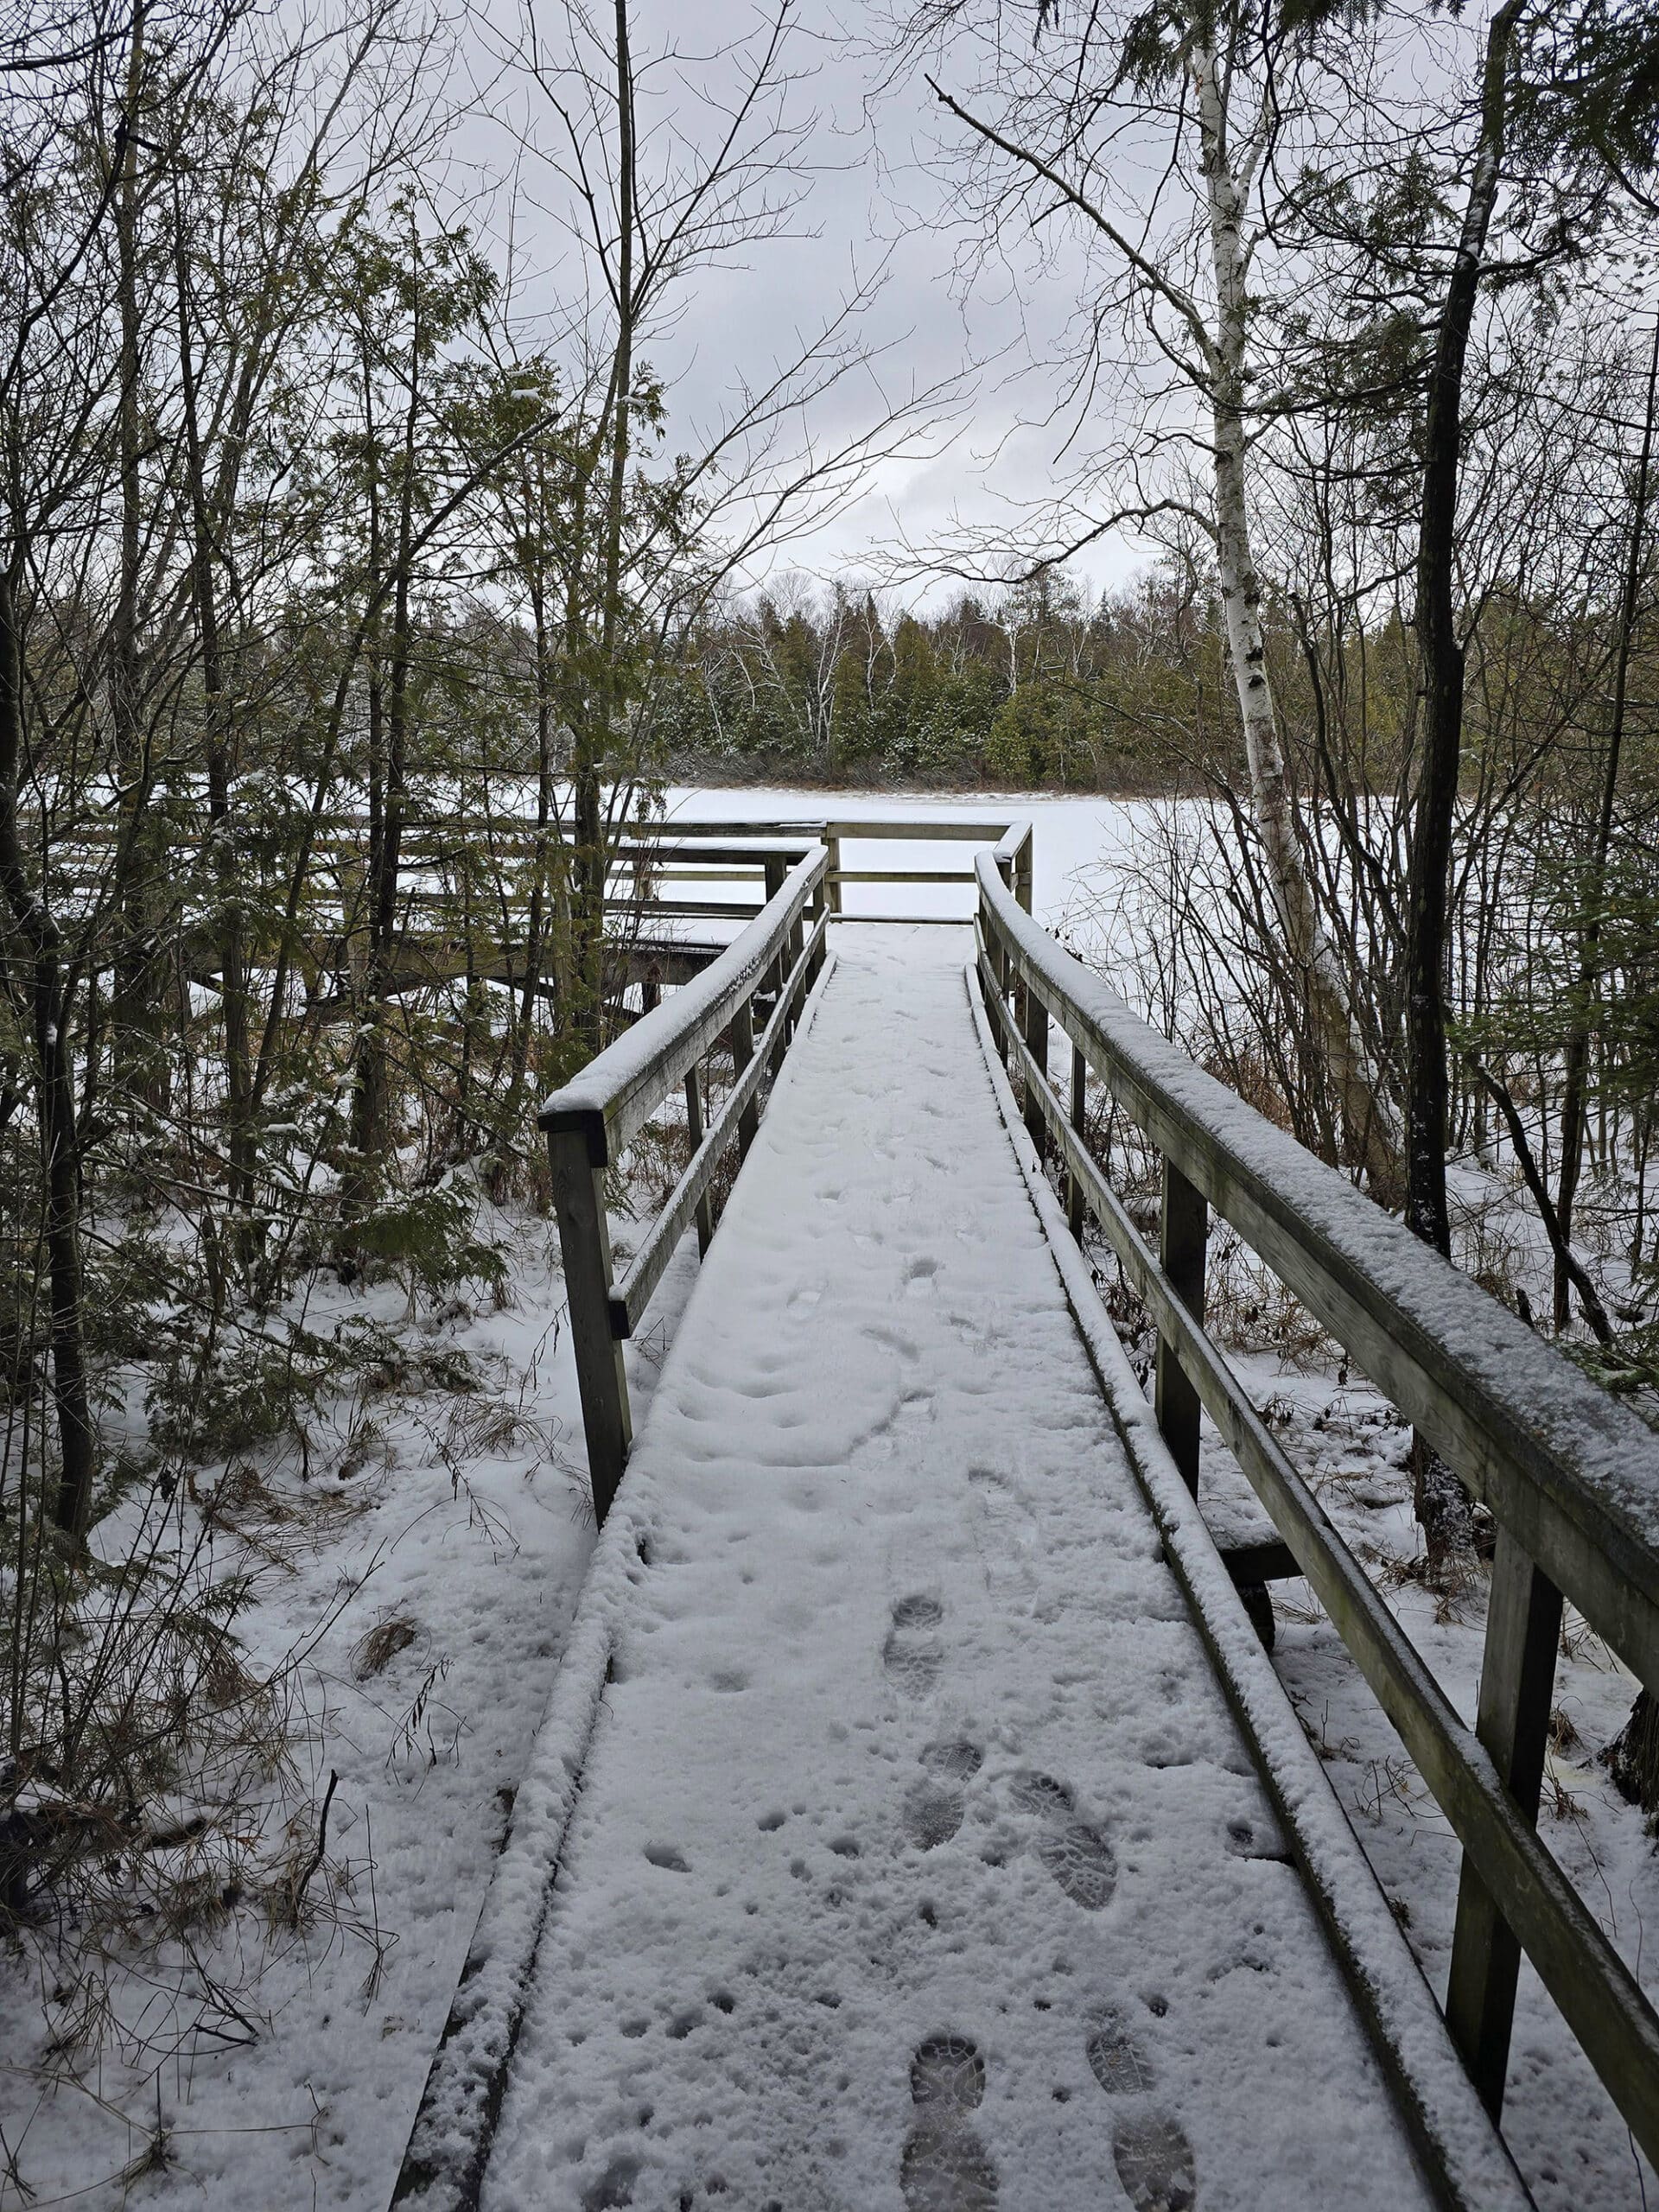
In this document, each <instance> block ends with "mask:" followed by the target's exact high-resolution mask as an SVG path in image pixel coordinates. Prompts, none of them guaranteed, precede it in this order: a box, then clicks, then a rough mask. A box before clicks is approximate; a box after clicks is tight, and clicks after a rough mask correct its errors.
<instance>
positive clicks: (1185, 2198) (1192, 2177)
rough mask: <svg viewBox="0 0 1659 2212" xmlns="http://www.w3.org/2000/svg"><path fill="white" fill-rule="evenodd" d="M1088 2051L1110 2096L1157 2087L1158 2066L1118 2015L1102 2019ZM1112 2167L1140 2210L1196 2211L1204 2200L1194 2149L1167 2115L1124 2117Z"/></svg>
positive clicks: (1138, 2094)
mask: <svg viewBox="0 0 1659 2212" xmlns="http://www.w3.org/2000/svg"><path fill="white" fill-rule="evenodd" d="M1084 2055H1085V2056H1086V2057H1087V2058H1088V2061H1089V2070H1090V2073H1091V2074H1092V2075H1094V2077H1095V2079H1096V2082H1099V2084H1100V2086H1101V2088H1103V2089H1104V2090H1105V2092H1106V2094H1107V2095H1108V2096H1110V2097H1132V2098H1135V2099H1136V2100H1139V2099H1141V2098H1142V2097H1144V2096H1145V2094H1146V2093H1147V2091H1148V2090H1149V2089H1150V2088H1152V2082H1153V2075H1152V2068H1151V2066H1150V2065H1149V2064H1148V2063H1147V2059H1146V2057H1145V2056H1144V2055H1143V2054H1142V2052H1141V2050H1138V2049H1137V2048H1136V2046H1135V2044H1134V2042H1133V2041H1132V2040H1131V2039H1130V2037H1129V2034H1128V2030H1127V2029H1126V2028H1125V2027H1124V2025H1123V2023H1122V2020H1121V2019H1120V2018H1119V2017H1118V2015H1117V2014H1116V2012H1110V2011H1108V2012H1103V2013H1101V2014H1100V2015H1099V2016H1098V2018H1096V2023H1095V2025H1094V2028H1093V2029H1092V2031H1090V2036H1089V2038H1088V2041H1087V2042H1086V2043H1085V2044H1084ZM1112 2163H1113V2164H1114V2165H1115V2166H1116V2168H1117V2177H1118V2179H1119V2181H1121V2182H1122V2184H1123V2191H1124V2194H1125V2196H1128V2200H1129V2202H1130V2203H1131V2204H1132V2205H1134V2207H1135V2212H1192V2207H1193V2206H1195V2205H1196V2204H1197V2202H1198V2169H1197V2166H1196V2164H1195V2163H1194V2161H1193V2157H1192V2145H1191V2144H1190V2143H1189V2142H1188V2141H1187V2139H1186V2137H1185V2133H1183V2132H1182V2130H1181V2128H1180V2126H1179V2123H1178V2122H1176V2121H1175V2120H1172V2119H1171V2118H1170V2116H1169V2114H1168V2113H1161V2112H1156V2111H1148V2110H1147V2108H1146V2107H1144V2106H1141V2107H1140V2108H1139V2109H1137V2108H1135V2107H1134V2106H1132V2107H1130V2108H1129V2110H1128V2111H1127V2112H1125V2113H1122V2115H1121V2116H1120V2118H1119V2120H1118V2122H1117V2126H1116V2128H1115V2129H1114V2130H1113V2132H1112Z"/></svg>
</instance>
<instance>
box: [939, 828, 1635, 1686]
mask: <svg viewBox="0 0 1659 2212" xmlns="http://www.w3.org/2000/svg"><path fill="white" fill-rule="evenodd" d="M976 873H977V874H978V878H979V886H980V893H981V898H982V902H983V906H984V908H985V909H986V910H988V912H989V914H990V915H991V917H992V918H994V921H995V926H996V929H997V931H998V933H999V935H1000V936H1001V939H1002V942H1003V944H1004V945H1005V947H1006V948H1007V951H1008V952H1009V954H1010V956H1011V957H1013V959H1014V962H1015V963H1016V966H1017V968H1018V969H1019V970H1020V971H1021V972H1022V973H1023V975H1024V976H1025V978H1026V980H1027V982H1028V983H1029V984H1031V985H1032V986H1033V987H1034V988H1035V989H1036V991H1037V993H1038V995H1039V998H1041V999H1042V1000H1043V1001H1044V1002H1045V1003H1046V1005H1047V1006H1048V1007H1049V1010H1050V1012H1051V1013H1052V1015H1053V1017H1054V1019H1055V1020H1057V1021H1058V1023H1059V1025H1060V1027H1061V1028H1062V1029H1064V1030H1065V1032H1066V1033H1067V1034H1068V1035H1069V1036H1070V1037H1071V1039H1072V1041H1073V1043H1074V1044H1076V1045H1077V1046H1080V1047H1081V1048H1082V1049H1083V1051H1084V1054H1085V1057H1087V1058H1089V1059H1090V1062H1091V1064H1092V1065H1095V1066H1096V1071H1097V1072H1099V1073H1100V1074H1101V1075H1102V1076H1103V1077H1104V1078H1105V1079H1106V1080H1107V1081H1108V1082H1109V1084H1110V1085H1111V1087H1112V1089H1113V1090H1114V1091H1115V1093H1116V1096H1118V1097H1119V1099H1120V1100H1121V1101H1122V1103H1123V1105H1124V1106H1125V1108H1126V1109H1127V1110H1128V1112H1129V1113H1130V1115H1131V1116H1132V1118H1134V1119H1135V1121H1136V1122H1139V1124H1140V1125H1141V1128H1144V1129H1145V1131H1146V1133H1147V1135H1148V1136H1149V1137H1150V1138H1151V1140H1152V1141H1153V1142H1154V1144H1156V1145H1157V1146H1158V1147H1160V1149H1161V1150H1162V1151H1164V1152H1165V1153H1166V1154H1167V1155H1168V1156H1169V1157H1170V1158H1171V1159H1172V1160H1174V1162H1175V1164H1176V1166H1178V1167H1179V1169H1180V1170H1181V1172H1182V1173H1184V1174H1185V1175H1186V1176H1187V1177H1188V1179H1190V1180H1191V1181H1192V1183H1194V1184H1195V1185H1197V1186H1198V1189H1200V1190H1201V1191H1202V1192H1204V1193H1205V1196H1206V1197H1207V1198H1209V1200H1210V1202H1211V1205H1213V1206H1214V1207H1215V1209H1216V1211H1217V1212H1218V1213H1219V1214H1221V1215H1223V1216H1224V1217H1225V1218H1226V1219H1227V1220H1228V1221H1230V1223H1231V1224H1233V1226H1234V1227H1235V1228H1236V1229H1237V1230H1239V1232H1240V1233H1241V1235H1243V1236H1244V1237H1245V1239H1246V1240H1247V1242H1249V1243H1250V1244H1252V1245H1253V1246H1254V1247H1255V1249H1256V1250H1257V1251H1258V1252H1260V1253H1261V1255H1262V1257H1263V1258H1264V1259H1265V1260H1266V1261H1267V1262H1268V1264H1269V1265H1270V1266H1271V1267H1273V1268H1274V1269H1275V1271H1276V1272H1277V1273H1278V1274H1280V1275H1281V1277H1282V1278H1283V1280H1284V1281H1286V1282H1287V1285H1288V1286H1289V1287H1290V1288H1291V1290H1292V1291H1293V1292H1294V1294H1296V1296H1297V1297H1299V1298H1300V1300H1302V1301H1303V1303H1304V1304H1305V1305H1306V1306H1308V1307H1309V1309H1310V1310H1311V1311H1312V1312H1313V1313H1314V1314H1315V1315H1316V1317H1317V1318H1318V1319H1319V1322H1320V1323H1321V1324H1322V1325H1323V1326H1324V1327H1325V1328H1326V1329H1328V1330H1329V1331H1330V1332H1331V1333H1332V1336H1334V1337H1335V1338H1337V1339H1338V1342H1339V1343H1341V1344H1344V1345H1346V1347H1347V1348H1348V1350H1349V1351H1350V1352H1351V1354H1352V1356H1353V1357H1354V1358H1355V1360H1356V1361H1357V1363H1358V1364H1359V1365H1360V1366H1361V1367H1362V1368H1363V1370H1365V1371H1366V1372H1367V1373H1368V1374H1369V1375H1370V1376H1371V1378H1372V1380H1373V1381H1374V1382H1375V1383H1377V1385H1378V1386H1379V1387H1380V1388H1381V1389H1383V1390H1384V1391H1385V1392H1386V1393H1387V1394H1388V1395H1389V1397H1390V1398H1392V1400H1393V1401H1394V1402H1395V1405H1396V1406H1398V1407H1399V1408H1400V1410H1401V1411H1402V1413H1403V1414H1406V1415H1407V1417H1408V1419H1409V1420H1411V1421H1413V1422H1414V1423H1415V1424H1416V1425H1417V1427H1420V1428H1421V1430H1422V1431H1423V1432H1424V1433H1425V1434H1426V1435H1427V1437H1428V1438H1429V1440H1431V1442H1433V1445H1434V1446H1435V1448H1436V1449H1437V1450H1438V1451H1439V1452H1440V1453H1441V1454H1442V1456H1443V1457H1444V1458H1445V1459H1446V1460H1447V1462H1448V1464H1450V1465H1452V1466H1453V1467H1455V1468H1456V1469H1457V1471H1458V1472H1459V1474H1460V1475H1461V1476H1462V1477H1463V1478H1464V1479H1465V1482H1467V1483H1468V1484H1469V1485H1470V1487H1471V1489H1472V1490H1473V1491H1475V1493H1476V1495H1477V1496H1478V1497H1481V1498H1482V1499H1483V1501H1484V1503H1487V1504H1488V1505H1489V1506H1490V1508H1491V1510H1492V1511H1493V1513H1494V1514H1495V1515H1496V1516H1497V1519H1498V1520H1499V1521H1500V1522H1503V1523H1504V1524H1505V1525H1507V1526H1508V1527H1509V1528H1510V1529H1511V1531H1512V1532H1513V1534H1514V1535H1516V1538H1517V1539H1518V1540H1519V1541H1520V1542H1521V1543H1522V1545H1523V1546H1524V1547H1525V1548H1526V1550H1527V1552H1528V1553H1529V1555H1530V1556H1531V1557H1532V1558H1534V1559H1535V1560H1537V1561H1538V1563H1539V1565H1540V1566H1541V1567H1543V1569H1544V1571H1545V1572H1546V1573H1548V1574H1549V1575H1550V1576H1551V1577H1552V1578H1553V1579H1554V1581H1555V1582H1556V1584H1557V1586H1559V1587H1560V1590H1561V1591H1562V1592H1563V1593H1564V1594H1565V1595H1566V1596H1567V1598H1568V1599H1570V1600H1571V1602H1572V1603H1573V1605H1577V1606H1578V1608H1579V1610H1580V1611H1581V1612H1582V1613H1583V1614H1584V1616H1585V1618H1586V1620H1588V1621H1589V1623H1590V1624H1591V1626H1592V1628H1593V1629H1595V1630H1597V1632H1598V1633H1599V1635H1601V1636H1602V1637H1605V1639H1606V1641H1607V1642H1608V1643H1611V1645H1612V1647H1613V1648H1614V1649H1615V1650H1617V1651H1618V1653H1619V1654H1620V1656H1622V1657H1623V1658H1624V1659H1625V1661H1626V1662H1628V1663H1629V1664H1630V1666H1631V1667H1632V1668H1634V1669H1635V1670H1636V1672H1637V1674H1638V1675H1640V1676H1641V1678H1642V1680H1643V1681H1644V1682H1646V1683H1648V1684H1649V1686H1650V1687H1659V1437H1656V1436H1655V1435H1654V1434H1653V1433H1652V1432H1651V1431H1650V1430H1649V1428H1648V1427H1647V1426H1646V1425H1645V1424H1644V1423H1643V1421H1641V1420H1640V1419H1639V1418H1638V1417H1637V1414H1635V1413H1633V1412H1632V1411H1631V1409H1630V1408H1629V1407H1628V1406H1625V1405H1623V1404H1621V1403H1620V1402H1618V1399H1616V1398H1614V1397H1613V1396H1611V1395H1610V1394H1609V1393H1608V1392H1607V1391H1605V1390H1603V1389H1599V1387H1598V1386H1597V1385H1596V1384H1595V1383H1592V1381H1590V1379H1589V1378H1588V1377H1587V1376H1585V1375H1583V1374H1581V1373H1580V1370H1578V1369H1577V1368H1575V1367H1574V1366H1573V1364H1572V1363H1570V1362H1569V1361H1568V1360H1567V1359H1565V1358H1564V1357H1562V1356H1561V1355H1560V1353H1559V1352H1557V1351H1554V1349H1553V1348H1552V1347H1551V1346H1550V1345H1548V1344H1545V1343H1544V1342H1543V1341H1541V1339H1540V1338H1538V1337H1537V1336H1536V1335H1535V1333H1534V1332H1533V1331H1532V1330H1530V1329H1529V1328H1528V1327H1527V1325H1525V1324H1524V1323H1523V1322H1522V1321H1521V1320H1519V1319H1517V1318H1516V1316H1515V1315H1514V1314H1512V1313H1510V1311H1509V1309H1508V1308H1507V1307H1506V1306H1503V1305H1501V1304H1500V1303H1499V1302H1498V1300H1497V1299H1495V1298H1493V1297H1492V1296H1491V1294H1489V1293H1488V1292H1486V1291H1484V1290H1483V1289H1482V1288H1481V1287H1480V1286H1479V1285H1478V1283H1476V1282H1474V1281H1471V1279H1470V1277H1469V1276H1467V1275H1465V1274H1461V1273H1460V1272H1459V1270H1458V1269H1457V1268H1454V1267H1452V1265H1451V1263H1450V1262H1448V1261H1446V1260H1443V1259H1442V1258H1441V1257H1440V1255H1439V1254H1438V1253H1437V1252H1434V1251H1433V1250H1432V1249H1430V1248H1429V1247H1428V1246H1427V1245H1426V1244H1424V1243H1421V1241H1420V1240H1419V1239H1418V1238H1417V1237H1415V1236H1413V1235H1412V1234H1411V1233H1410V1231H1409V1230H1407V1229H1406V1228H1405V1226H1404V1225H1403V1224H1402V1223H1400V1222H1398V1221H1396V1220H1395V1219H1394V1218H1393V1217H1391V1216H1390V1215H1389V1214H1386V1213H1384V1212H1383V1210H1382V1209H1381V1208H1380V1207H1379V1206H1377V1205H1375V1204H1373V1202H1372V1201H1371V1200H1370V1198H1366V1197H1365V1196H1364V1195H1363V1193H1362V1192H1359V1191H1357V1189H1356V1188H1355V1187H1354V1185H1352V1184H1351V1182H1350V1181H1349V1180H1348V1179H1347V1178H1346V1177H1345V1176H1344V1175H1343V1174H1341V1173H1338V1171H1337V1170H1336V1169H1335V1168H1332V1167H1328V1166H1325V1164H1324V1163H1323V1162H1322V1161H1320V1160H1316V1159H1315V1158H1314V1157H1313V1154H1311V1153H1309V1152H1307V1151H1306V1149H1305V1148H1304V1147H1302V1146H1301V1145H1300V1144H1298V1143H1297V1142H1296V1141H1295V1140H1294V1138H1293V1137H1291V1136H1289V1135H1287V1134H1286V1133H1285V1132H1284V1131H1283V1130H1281V1129H1279V1128H1274V1125H1273V1123H1272V1122H1268V1120H1266V1119H1265V1118H1264V1117H1263V1116H1262V1115H1261V1114H1259V1113H1257V1112H1256V1111H1255V1109H1254V1108H1253V1107H1251V1106H1249V1105H1247V1104H1246V1103H1244V1101H1243V1099H1241V1098H1239V1097H1238V1096H1236V1095H1235V1093H1233V1092H1232V1091H1230V1090H1228V1089H1227V1088H1226V1086H1225V1085H1224V1084H1222V1083H1219V1082H1217V1079H1216V1078H1215V1077H1213V1076H1211V1075H1208V1074H1206V1073H1205V1071H1204V1070H1203V1069H1202V1068H1200V1067H1198V1066H1196V1065H1194V1063H1193V1062H1192V1060H1190V1059H1189V1058H1187V1057H1186V1055H1185V1053H1184V1052H1181V1051H1180V1050H1179V1047H1178V1046H1174V1045H1172V1044H1170V1043H1169V1042H1168V1041H1167V1040H1166V1039H1164V1038H1162V1037H1160V1036H1159V1035H1158V1033H1156V1031H1155V1030H1153V1029H1151V1028H1149V1027H1147V1024H1146V1023H1145V1022H1143V1021H1141V1020H1140V1019H1139V1018H1138V1017H1137V1016H1136V1015H1135V1014H1134V1013H1133V1012H1132V1010H1131V1009H1130V1007H1129V1006H1128V1003H1127V1001H1125V1000H1124V999H1123V998H1122V997H1121V996H1120V995H1119V994H1118V993H1117V992H1116V991H1115V990H1114V989H1113V988H1112V987H1111V985H1110V984H1109V982H1106V981H1105V979H1104V978H1103V976H1098V975H1096V973H1094V971H1093V970H1092V969H1089V968H1086V967H1085V966H1084V964H1083V963H1082V962H1081V961H1079V960H1077V958H1075V957H1073V956H1072V955H1071V953H1070V952H1068V951H1067V950H1065V947H1064V946H1062V945H1061V944H1058V942H1057V941H1056V940H1055V939H1054V938H1052V937H1051V936H1050V935H1049V933H1048V932H1047V931H1046V930H1045V929H1043V928H1042V927H1041V926H1040V925H1039V924H1037V923H1035V922H1033V920H1032V918H1031V917H1030V916H1029V915H1028V914H1027V913H1026V912H1022V911H1021V909H1020V906H1019V905H1018V904H1017V903H1016V902H1015V900H1014V898H1013V897H1012V896H1011V894H1010V893H1009V892H1008V891H1007V888H1006V887H1005V886H1004V884H1003V883H1002V881H1001V874H1000V871H999V869H998V868H997V865H996V861H995V856H993V855H988V854H984V853H982V854H981V855H979V856H978V859H977V861H976Z"/></svg>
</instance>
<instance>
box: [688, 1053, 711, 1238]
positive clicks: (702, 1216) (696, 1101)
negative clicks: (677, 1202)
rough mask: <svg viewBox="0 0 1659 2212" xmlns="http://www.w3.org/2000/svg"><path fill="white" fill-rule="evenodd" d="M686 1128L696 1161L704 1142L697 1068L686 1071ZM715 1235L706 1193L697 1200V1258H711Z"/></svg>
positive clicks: (700, 1084) (699, 1081)
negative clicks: (699, 1148)
mask: <svg viewBox="0 0 1659 2212" xmlns="http://www.w3.org/2000/svg"><path fill="white" fill-rule="evenodd" d="M685 1127H686V1134H687V1135H688V1136H689V1137H690V1140H691V1156H692V1158H693V1159H694V1160H695V1159H696V1153H697V1147H698V1146H699V1145H700V1144H701V1143H702V1082H701V1080H700V1079H699V1077H698V1075H697V1071H696V1068H687V1070H686V1071H685ZM714 1234H715V1219H714V1216H713V1214H712V1213H711V1212H710V1211H709V1193H708V1192H707V1191H705V1192H703V1194H702V1197H701V1198H699V1199H698V1200H697V1257H698V1258H699V1259H700V1260H703V1259H707V1257H708V1256H709V1243H710V1242H711V1240H712V1239H713V1236H714Z"/></svg>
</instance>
